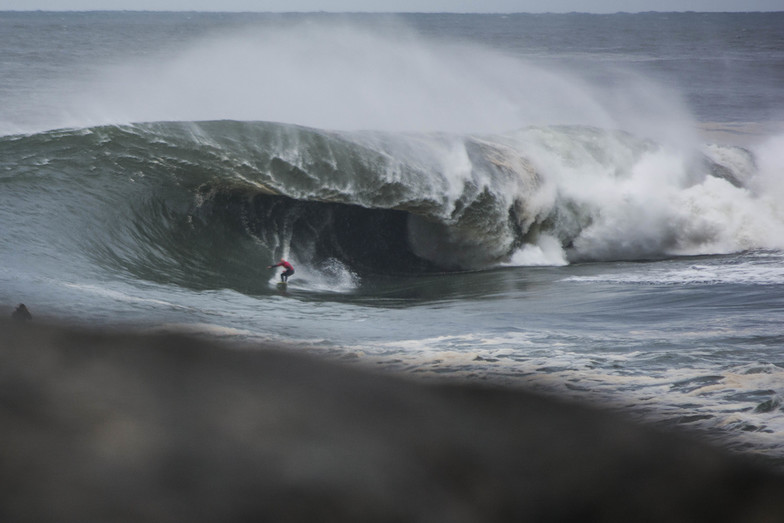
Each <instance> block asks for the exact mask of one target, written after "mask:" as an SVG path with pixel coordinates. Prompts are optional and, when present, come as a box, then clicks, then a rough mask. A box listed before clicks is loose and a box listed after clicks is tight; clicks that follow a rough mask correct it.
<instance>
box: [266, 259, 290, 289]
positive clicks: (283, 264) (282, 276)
mask: <svg viewBox="0 0 784 523" xmlns="http://www.w3.org/2000/svg"><path fill="white" fill-rule="evenodd" d="M275 267H283V268H284V269H286V270H285V271H283V272H281V273H280V281H282V282H284V283H285V282H287V281H288V280H289V276H291V275H292V274H294V267H292V266H291V264H290V263H289V262H287V261H286V260H284V259H283V258H281V259H280V263H276V264H275V265H270V266H269V267H267V268H268V269H273V268H275Z"/></svg>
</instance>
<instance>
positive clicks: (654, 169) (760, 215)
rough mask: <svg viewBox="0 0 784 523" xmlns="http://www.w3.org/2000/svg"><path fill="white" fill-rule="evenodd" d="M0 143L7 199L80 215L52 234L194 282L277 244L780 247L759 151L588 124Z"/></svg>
mask: <svg viewBox="0 0 784 523" xmlns="http://www.w3.org/2000/svg"><path fill="white" fill-rule="evenodd" d="M0 152H2V157H3V160H2V162H3V164H4V173H5V174H3V177H4V181H5V182H6V187H8V188H9V189H13V190H16V191H18V195H17V196H19V198H16V200H14V198H13V197H10V198H7V199H6V200H7V202H9V203H8V204H7V206H6V207H7V208H6V211H5V213H6V217H7V216H10V214H9V213H12V212H13V207H14V206H16V207H19V206H20V205H24V204H23V203H20V202H23V200H24V198H23V197H22V196H23V195H25V194H26V195H28V196H29V195H30V194H32V195H33V196H30V197H31V198H32V197H35V198H39V199H41V198H43V197H44V196H45V197H46V198H47V200H46V201H48V203H47V205H49V206H51V207H52V208H55V207H57V206H64V207H67V208H69V209H70V212H71V213H77V214H79V215H80V216H82V218H81V222H80V223H81V225H82V226H79V227H76V231H74V230H73V229H74V221H73V219H68V220H63V221H60V222H58V223H63V224H68V225H69V226H70V227H71V229H70V232H65V231H60V232H57V233H55V234H54V236H57V237H58V240H57V242H55V241H54V239H53V240H52V241H53V244H54V243H62V238H63V237H72V238H74V240H75V241H74V242H73V243H74V244H75V245H78V246H79V248H80V250H82V251H84V252H85V253H87V256H88V257H90V258H91V259H94V260H98V261H99V262H100V264H101V265H102V266H104V267H114V268H117V267H120V268H122V269H124V270H127V271H130V272H131V273H133V274H134V275H136V276H138V277H143V278H149V279H154V280H160V281H176V282H179V283H181V284H185V285H187V286H191V287H194V286H195V287H206V288H212V287H215V286H228V287H233V288H238V289H240V290H244V291H246V290H247V291H253V290H254V287H253V285H252V284H250V283H249V282H250V281H251V280H253V279H257V278H258V277H259V275H260V274H261V273H260V270H261V269H260V267H262V266H263V265H264V264H266V263H268V261H269V260H272V259H275V258H276V257H278V256H287V257H291V258H293V259H294V260H295V261H296V262H297V263H299V264H301V265H304V266H307V267H310V268H312V269H313V270H314V271H316V272H318V271H322V272H323V271H329V270H333V271H334V270H335V267H339V268H340V271H343V272H348V273H350V274H353V275H362V274H366V273H374V274H390V273H417V272H423V271H452V270H473V269H481V268H486V267H491V266H495V265H499V264H537V263H549V264H559V263H560V264H563V263H570V262H574V261H584V260H613V259H641V258H661V257H667V256H673V255H678V254H707V253H715V252H731V251H739V250H746V249H759V248H782V247H784V245H782V244H783V243H784V240H782V238H784V234H782V232H784V216H783V215H784V212H783V211H782V209H781V208H780V207H779V204H778V202H777V201H776V200H774V199H769V198H768V197H767V196H766V194H767V193H766V190H765V187H762V186H760V184H759V179H760V176H759V172H758V167H757V162H756V161H755V157H754V155H753V154H752V153H751V152H750V151H748V150H745V149H741V148H737V147H726V146H716V145H711V146H705V147H704V148H703V150H702V151H700V152H699V153H695V154H682V153H678V152H676V151H672V150H668V149H667V148H666V147H663V146H661V145H659V144H657V143H654V142H652V141H650V140H646V139H642V138H638V137H635V136H633V135H631V134H629V133H626V132H622V131H609V130H603V129H598V128H594V127H583V126H568V127H567V126H561V127H559V126H552V127H530V128H526V129H521V130H519V131H516V132H512V133H507V134H501V135H450V134H443V133H382V132H371V131H367V132H338V131H328V130H324V129H315V128H307V127H301V126H295V125H288V124H278V123H270V122H237V121H208V122H158V123H147V124H136V125H122V126H101V127H94V128H87V129H78V130H60V131H50V132H46V133H39V134H34V135H28V136H11V137H4V138H0ZM11 182H13V183H11ZM31 191H32V193H31ZM35 191H39V192H38V193H36V192H35ZM13 201H16V202H17V203H16V204H14V203H13ZM57 202H59V203H57ZM77 202H78V204H77ZM17 211H19V212H22V213H24V212H26V211H25V210H24V209H21V208H18V209H17ZM56 227H57V224H55V229H56ZM50 229H51V228H50ZM87 231H90V232H89V234H88V233H87ZM40 234H41V233H40V232H37V233H36V235H38V236H40ZM340 271H339V272H340Z"/></svg>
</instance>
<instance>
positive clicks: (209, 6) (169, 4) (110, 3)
mask: <svg viewBox="0 0 784 523" xmlns="http://www.w3.org/2000/svg"><path fill="white" fill-rule="evenodd" d="M38 9H41V10H53V11H63V10H79V11H80V10H150V11H161V10H171V11H183V10H186V11H333V12H334V11H337V12H346V11H369V12H485V13H486V12H503V13H508V12H532V13H541V12H554V13H563V12H570V11H580V12H592V13H614V12H617V11H626V12H638V11H781V10H784V5H782V0H587V1H586V0H332V1H328V0H0V11H2V10H38Z"/></svg>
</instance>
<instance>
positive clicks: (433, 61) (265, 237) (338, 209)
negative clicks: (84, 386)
mask: <svg viewBox="0 0 784 523" xmlns="http://www.w3.org/2000/svg"><path fill="white" fill-rule="evenodd" d="M778 22H781V14H780V13H775V14H767V15H754V14H733V15H730V14H724V15H719V14H716V15H708V14H678V15H675V14H667V15H657V14H641V15H606V16H605V15H602V16H587V15H578V14H572V15H507V16H495V15H405V16H404V15H400V16H380V15H379V16H375V15H374V16H370V15H353V16H349V15H345V16H329V15H254V16H239V15H229V14H199V13H189V14H177V13H109V12H105V13H2V16H0V39H1V40H0V41H2V42H3V45H4V48H5V49H9V52H8V54H7V56H8V59H6V60H4V61H3V62H2V64H0V73H2V74H0V78H1V79H0V96H1V97H2V102H3V103H2V104H0V187H1V189H0V224H2V234H0V303H2V304H3V305H4V306H5V307H6V308H7V310H8V313H9V314H10V311H11V310H12V308H13V306H14V305H16V303H19V302H24V303H26V304H27V306H28V307H29V308H30V309H31V311H32V312H33V315H34V317H35V318H36V319H47V318H48V319H52V320H55V321H67V322H75V323H80V324H88V325H95V324H98V325H103V326H134V327H137V328H141V329H143V330H177V331H181V330H185V331H188V332H193V333H198V334H199V335H204V336H211V337H219V338H227V339H230V340H238V341H245V342H246V341H254V340H259V341H269V340H272V341H276V342H283V343H288V344H291V345H292V346H296V347H298V348H297V349H296V350H304V351H308V352H313V353H316V354H319V355H321V356H324V357H329V358H337V359H340V360H345V361H349V362H352V363H353V364H357V365H368V366H371V367H373V368H379V369H383V370H385V371H389V372H402V373H404V374H409V375H416V376H422V377H425V378H427V379H456V378H457V379H469V380H475V381H489V382H492V383H500V384H503V385H506V386H526V387H534V388H536V389H537V390H541V391H542V392H545V393H552V394H559V395H567V396H569V397H573V398H577V399H580V400H585V401H591V402H595V403H600V404H603V405H606V406H608V407H611V408H616V409H619V410H622V411H624V412H627V413H629V414H630V415H633V416H636V417H639V418H640V419H643V420H646V421H648V422H652V423H661V424H663V425H678V426H683V427H685V428H690V429H694V430H697V431H699V433H700V434H702V435H703V436H704V437H705V438H706V439H709V440H711V441H716V442H718V443H719V444H721V445H723V446H726V447H728V448H732V449H734V450H738V451H742V452H746V453H751V454H755V455H761V456H763V457H764V458H765V459H769V460H773V461H774V462H777V463H782V462H784V446H783V445H782V444H781V441H782V435H784V412H782V398H783V397H784V389H782V386H781V383H784V359H783V358H782V356H781V348H782V340H784V329H782V327H781V326H780V317H781V314H782V311H784V298H783V297H782V290H784V206H782V203H781V202H782V201H784V172H783V171H784V152H782V151H784V133H782V132H781V129H782V125H781V121H782V120H783V118H782V114H781V107H782V106H784V105H782V94H781V90H780V89H779V88H778V85H780V84H779V83H778V81H779V80H781V79H780V78H778V77H777V76H776V75H779V76H780V75H781V73H779V72H776V71H781V70H784V69H782V67H781V65H783V64H784V42H783V41H782V36H781V35H780V31H778V30H777V29H776V28H777V27H780V25H777V23H778ZM695 23H696V24H698V25H699V27H702V28H703V29H702V30H700V31H694V30H693V28H694V27H695ZM608 27H615V28H618V27H620V28H622V29H623V31H615V32H613V33H612V34H613V37H612V41H611V42H608V41H607V38H608V37H607V34H608V33H607V29H608ZM737 34H742V35H745V36H744V38H743V39H738V38H735V37H734V36H732V35H737ZM705 49H710V50H711V51H710V53H707V52H705ZM747 78H754V80H755V81H754V82H752V84H753V85H749V82H746V81H745V79H747ZM281 257H284V258H286V259H288V260H290V261H291V262H292V263H293V264H294V266H295V268H296V271H297V272H296V273H295V276H294V277H293V278H292V279H291V282H290V285H289V288H288V289H287V290H285V291H281V290H279V289H278V288H277V287H276V286H275V285H274V283H275V281H276V278H277V276H276V274H275V273H274V272H273V271H272V270H269V269H267V266H268V265H269V264H271V263H274V262H276V261H277V260H278V259H280V258H281ZM292 350H295V349H292Z"/></svg>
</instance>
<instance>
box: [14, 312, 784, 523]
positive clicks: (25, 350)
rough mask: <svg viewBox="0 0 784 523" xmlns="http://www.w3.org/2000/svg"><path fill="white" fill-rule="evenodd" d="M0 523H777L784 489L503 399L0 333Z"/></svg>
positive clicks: (83, 335)
mask: <svg viewBox="0 0 784 523" xmlns="http://www.w3.org/2000/svg"><path fill="white" fill-rule="evenodd" d="M0 482H1V486H2V488H0V521H2V522H17V521H36V522H38V521H41V522H46V521H52V522H80V523H84V522H115V521H134V522H138V521H154V522H174V521H176V522H189V523H192V522H194V521H216V522H232V521H249V522H250V521H252V522H256V521H270V522H277V521H286V522H288V521H293V522H309V523H311V522H330V521H341V522H345V521H360V522H373V521H405V522H416V521H426V522H449V523H453V522H455V523H460V522H469V521H470V522H474V521H475V522H493V521H514V522H548V521H569V522H591V521H617V522H625V523H626V522H643V521H662V522H668V523H672V522H691V521H711V522H733V523H735V522H771V523H773V522H781V521H784V480H783V479H782V478H781V477H779V476H776V475H774V474H773V473H770V472H767V471H765V470H763V469H759V468H756V466H753V465H751V464H748V463H745V462H742V461H739V460H738V459H737V458H733V457H728V456H727V455H726V454H723V453H721V452H719V451H716V450H714V449H712V448H710V447H706V446H703V445H700V444H697V443H695V442H692V441H691V440H689V439H685V438H682V437H680V436H675V435H667V434H661V433H658V432H655V431H653V430H650V429H647V428H643V427H640V426H637V425H634V424H630V423H628V422H626V421H625V420H624V419H620V418H618V417H617V416H615V415H612V414H609V413H606V412H602V411H596V410H592V409H590V408H586V407H581V406H575V405H572V404H568V403H561V402H558V401H555V400H552V399H544V398H541V397H539V396H536V395H532V394H528V393H525V392H520V391H511V390H505V389H493V388H481V387H478V386H467V385H432V384H431V385H424V384H421V383H416V382H412V381H408V380H403V379H397V378H394V377H390V376H379V375H375V374H372V373H368V372H364V371H362V370H360V369H358V368H356V367H354V368H344V367H341V366H338V365H334V364H330V363H326V362H323V361H318V360H314V359H311V358H306V357H302V356H299V355H296V354H294V351H292V350H291V349H288V350H286V351H283V350H274V349H270V348H258V347H257V348H254V350H247V349H239V348H236V347H233V348H229V347H222V346H218V345H216V344H214V343H210V342H208V341H205V340H201V339H192V338H187V337H184V336H175V335H135V334H127V333H126V334H123V333H102V332H85V331H77V330H70V329H65V328H59V327H53V326H42V325H38V324H36V323H35V322H27V323H20V322H0Z"/></svg>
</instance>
